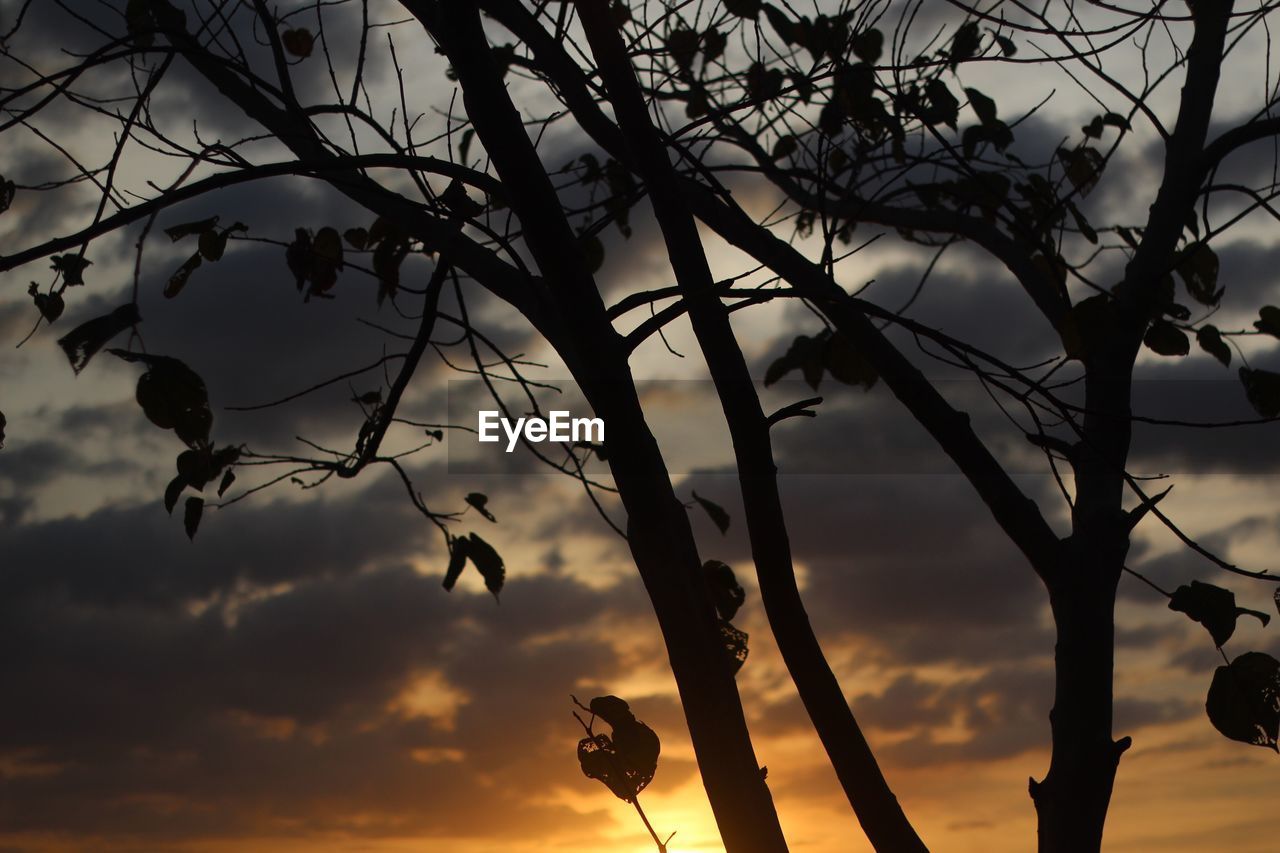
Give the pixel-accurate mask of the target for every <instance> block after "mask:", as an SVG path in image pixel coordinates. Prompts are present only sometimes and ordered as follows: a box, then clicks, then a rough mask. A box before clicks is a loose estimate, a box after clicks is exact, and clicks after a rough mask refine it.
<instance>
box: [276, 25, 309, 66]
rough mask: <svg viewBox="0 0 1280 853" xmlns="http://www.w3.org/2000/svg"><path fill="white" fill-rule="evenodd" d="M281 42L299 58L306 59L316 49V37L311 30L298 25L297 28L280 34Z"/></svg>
mask: <svg viewBox="0 0 1280 853" xmlns="http://www.w3.org/2000/svg"><path fill="white" fill-rule="evenodd" d="M280 43H281V44H282V45H284V49H285V50H287V51H288V52H289V53H291V54H293V55H294V56H296V57H298V58H299V59H306V58H307V57H308V56H310V55H311V52H312V51H313V50H315V45H316V39H315V36H313V35H311V31H310V30H308V29H306V28H304V27H298V28H296V29H291V30H285V31H284V32H283V33H281V34H280Z"/></svg>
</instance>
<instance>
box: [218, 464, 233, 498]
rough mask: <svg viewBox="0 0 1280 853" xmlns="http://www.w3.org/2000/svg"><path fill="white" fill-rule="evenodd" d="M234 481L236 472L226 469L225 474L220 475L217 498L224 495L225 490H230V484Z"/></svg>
mask: <svg viewBox="0 0 1280 853" xmlns="http://www.w3.org/2000/svg"><path fill="white" fill-rule="evenodd" d="M235 481H236V472H235V471H233V470H231V469H230V468H228V469H227V473H225V474H223V475H222V482H221V483H219V484H218V497H222V496H223V495H224V494H226V492H227V489H229V488H231V484H232V483H234V482H235Z"/></svg>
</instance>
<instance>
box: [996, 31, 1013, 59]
mask: <svg viewBox="0 0 1280 853" xmlns="http://www.w3.org/2000/svg"><path fill="white" fill-rule="evenodd" d="M996 44H998V45H1000V52H1001V53H1002V54H1004V55H1005V56H1013V55H1014V54H1016V53H1017V52H1018V46H1017V45H1016V44H1014V43H1013V39H1011V38H1009V37H1008V36H1001V35H997V36H996Z"/></svg>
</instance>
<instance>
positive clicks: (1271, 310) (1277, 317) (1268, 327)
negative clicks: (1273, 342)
mask: <svg viewBox="0 0 1280 853" xmlns="http://www.w3.org/2000/svg"><path fill="white" fill-rule="evenodd" d="M1258 317H1259V318H1260V319H1257V320H1254V321H1253V327H1254V328H1255V329H1257V330H1258V331H1259V332H1262V333H1263V334H1267V335H1271V336H1272V337H1276V338H1280V308H1277V307H1275V306H1274V305H1263V306H1262V308H1260V309H1259V310H1258Z"/></svg>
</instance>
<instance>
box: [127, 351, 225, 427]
mask: <svg viewBox="0 0 1280 853" xmlns="http://www.w3.org/2000/svg"><path fill="white" fill-rule="evenodd" d="M110 352H111V354H112V355H114V356H116V357H118V358H122V359H124V360H125V361H128V362H135V363H142V364H144V365H146V366H147V371H146V372H145V373H143V374H142V376H141V377H139V379H138V389H137V393H136V394H135V396H136V398H137V400H138V405H140V406H141V407H142V412H143V414H145V415H146V416H147V420H149V421H151V422H152V423H153V424H155V425H156V426H158V427H160V428H161V429H171V430H173V431H174V432H175V433H177V436H178V438H180V439H182V441H183V442H185V443H186V444H187V445H188V446H189V447H192V448H195V447H197V446H203V445H207V444H208V443H209V430H210V429H211V428H212V427H213V412H212V410H211V409H210V408H209V392H208V391H207V390H206V389H205V385H204V380H203V379H201V378H200V376H199V375H198V374H197V373H196V372H195V371H194V370H192V369H191V368H189V367H187V366H186V365H185V364H183V363H182V362H181V361H178V359H176V358H169V357H168V356H162V355H145V354H142V353H133V352H127V351H126V350H120V349H113V350H110Z"/></svg>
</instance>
